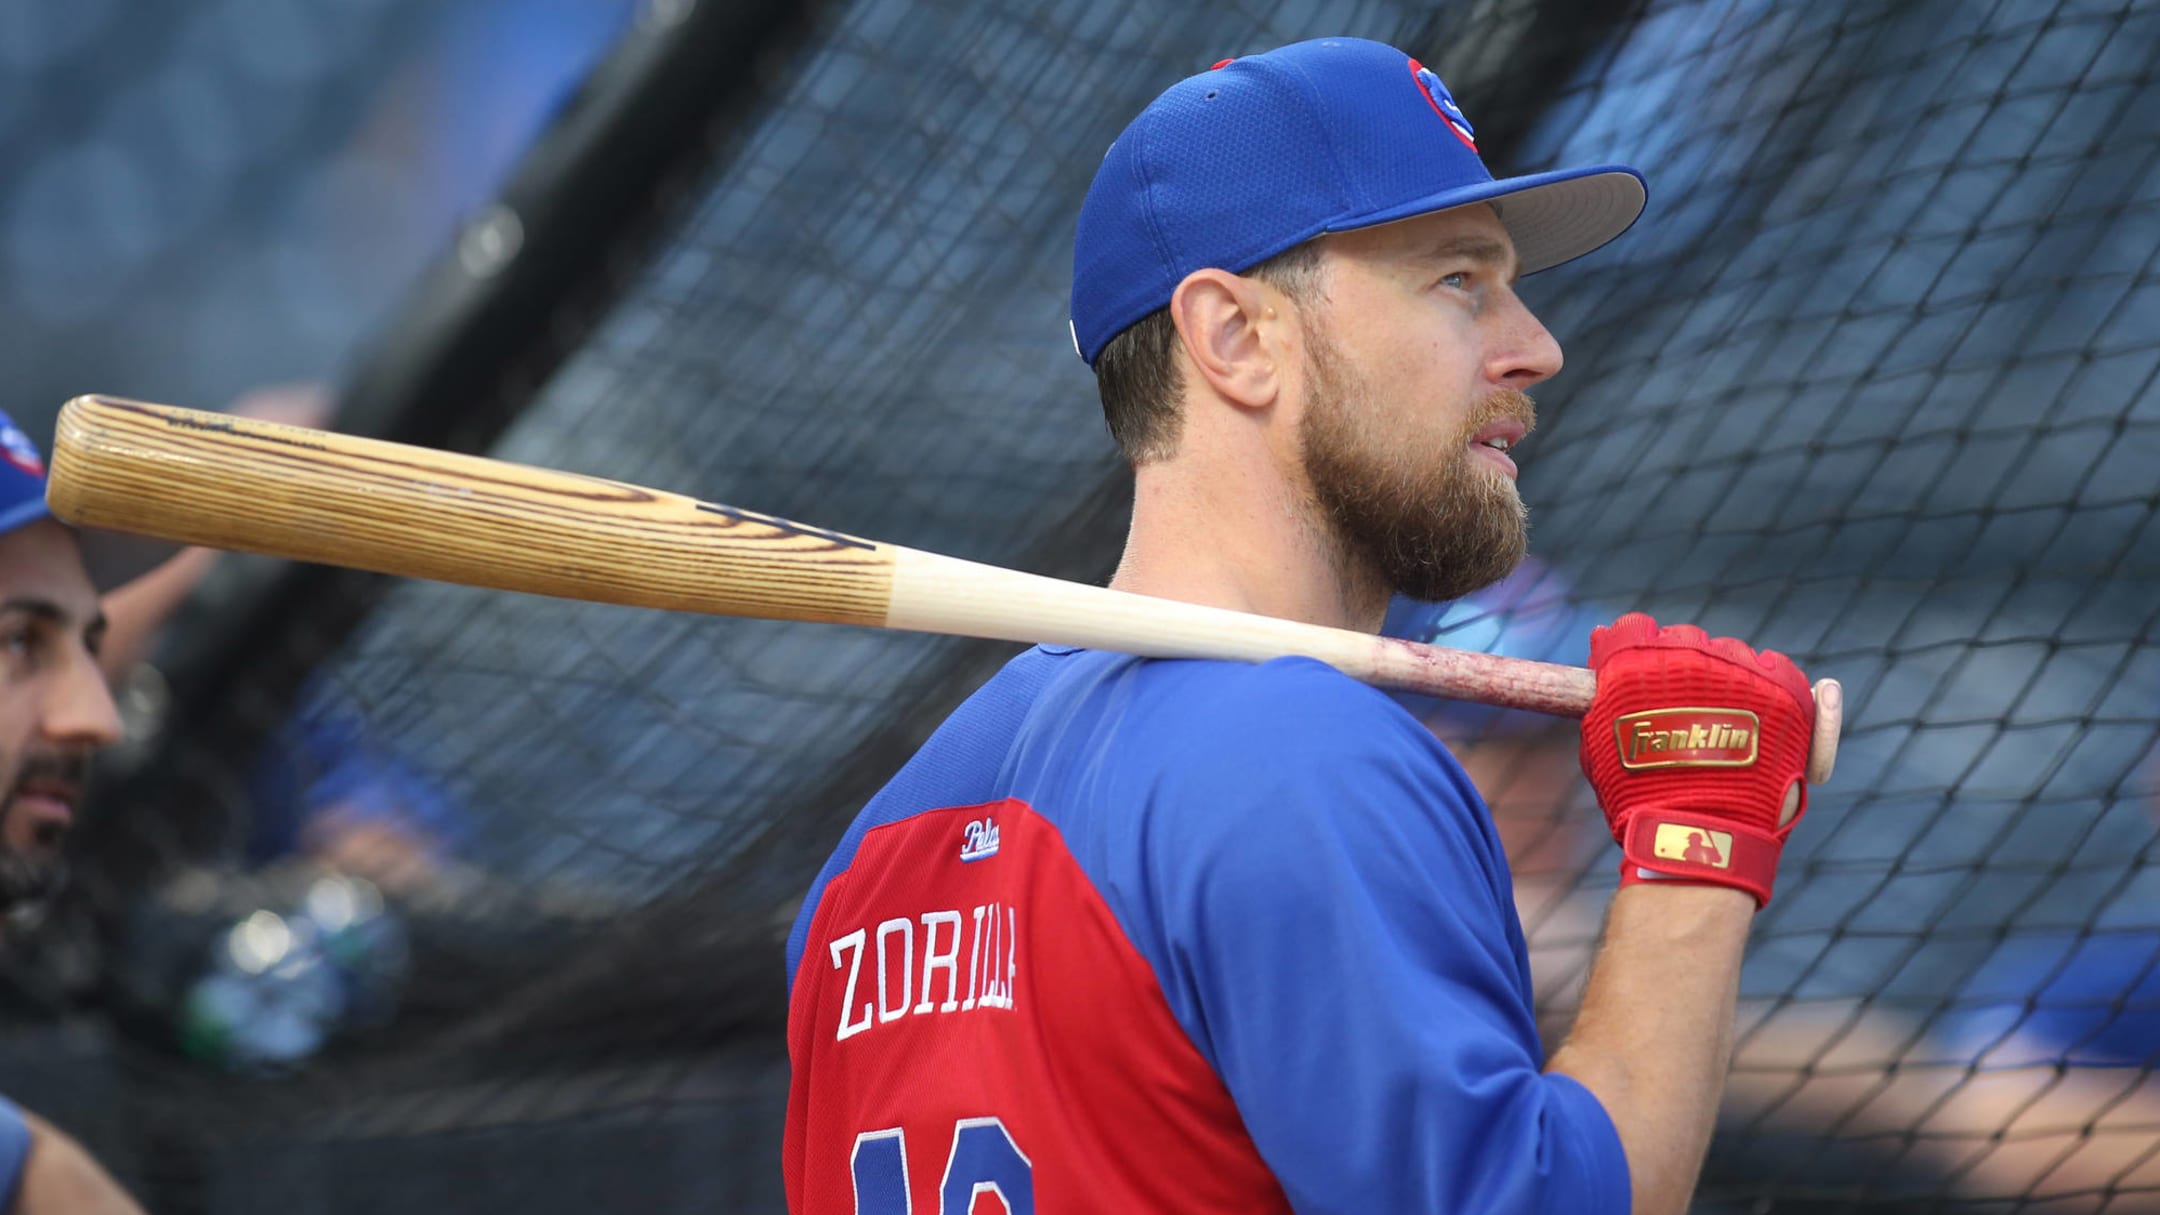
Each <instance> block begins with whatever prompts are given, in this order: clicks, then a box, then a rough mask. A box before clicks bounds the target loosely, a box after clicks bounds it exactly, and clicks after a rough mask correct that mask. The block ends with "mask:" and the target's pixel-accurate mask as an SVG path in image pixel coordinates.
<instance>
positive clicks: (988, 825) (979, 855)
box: [960, 818, 998, 861]
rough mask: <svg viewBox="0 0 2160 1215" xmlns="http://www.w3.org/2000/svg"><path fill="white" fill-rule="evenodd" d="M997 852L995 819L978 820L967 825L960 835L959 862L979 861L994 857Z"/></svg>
mask: <svg viewBox="0 0 2160 1215" xmlns="http://www.w3.org/2000/svg"><path fill="white" fill-rule="evenodd" d="M997 850H998V829H997V820H996V819H989V818H979V819H976V820H975V821H973V822H971V823H969V824H968V825H967V829H966V832H965V833H964V834H963V835H962V837H961V842H960V859H961V860H963V861H979V860H982V859H984V858H985V857H993V856H996V855H997Z"/></svg>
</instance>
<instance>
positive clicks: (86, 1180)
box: [0, 414, 166, 1215]
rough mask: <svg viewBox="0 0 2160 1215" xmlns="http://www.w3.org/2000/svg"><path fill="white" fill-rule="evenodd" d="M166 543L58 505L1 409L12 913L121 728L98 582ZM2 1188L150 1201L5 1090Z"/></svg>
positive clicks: (33, 896)
mask: <svg viewBox="0 0 2160 1215" xmlns="http://www.w3.org/2000/svg"><path fill="white" fill-rule="evenodd" d="M165 551H166V550H162V549H159V548H157V547H155V546H146V545H143V544H142V543H141V542H138V541H131V540H128V539H126V538H123V537H119V536H115V535H110V534H107V533H82V532H77V531H75V530H74V529H71V528H69V527H67V526H66V525H65V524H62V523H60V522H59V521H58V520H56V519H54V518H53V517H52V516H51V514H50V513H49V512H48V511H47V510H46V508H45V467H44V463H43V461H42V460H41V459H40V457H39V455H38V450H37V447H36V445H35V444H33V443H32V442H31V441H30V439H29V437H28V436H27V435H25V434H24V433H23V432H22V431H21V430H20V429H19V428H17V427H16V425H15V423H14V422H13V421H12V420H10V419H9V418H8V417H7V416H6V415H5V414H0V790H4V791H5V799H6V800H5V801H4V802H0V917H4V916H5V915H6V914H8V913H9V912H12V911H14V910H16V909H18V908H20V907H22V906H24V905H25V904H28V903H32V902H35V901H37V900H40V899H44V898H47V897H49V896H50V895H51V894H52V893H53V892H54V890H55V889H57V887H58V886H59V883H60V882H61V880H62V877H63V875H64V871H63V869H62V867H61V853H60V848H61V844H62V843H63V842H64V841H65V840H66V838H67V833H68V829H69V828H70V827H71V826H72V825H73V823H74V819H75V813H76V808H77V802H78V801H79V799H80V798H81V795H82V787H83V776H84V773H85V771H86V769H87V768H88V765H89V762H90V758H91V756H93V755H94V754H96V753H97V751H98V750H100V749H101V748H104V747H107V746H110V745H112V744H113V743H115V742H117V741H119V738H120V714H119V711H118V710H117V709H116V708H115V707H114V705H113V699H112V693H111V691H110V690H109V689H108V687H107V685H106V682H105V676H104V672H103V670H102V669H101V668H100V667H99V665H98V650H99V647H100V645H101V644H102V643H103V641H104V635H105V629H106V622H105V613H104V611H103V609H102V608H101V607H100V606H99V594H100V591H101V590H103V589H105V588H109V587H112V586H114V585H117V584H118V583H120V582H122V581H125V580H126V579H127V578H129V577H131V576H133V575H134V574H137V573H140V572H142V571H143V570H144V569H145V568H146V567H147V566H148V565H150V564H153V563H154V562H155V561H156V560H157V559H158V558H159V557H161V556H163V555H164V552H165ZM0 1197H4V1199H5V1201H6V1204H7V1206H6V1209H7V1210H8V1211H10V1212H12V1213H14V1215H46V1213H58V1212H88V1213H93V1215H125V1213H130V1212H134V1213H138V1215H139V1212H140V1208H139V1207H137V1206H136V1204H135V1203H134V1201H133V1200H132V1199H130V1198H129V1197H128V1195H127V1193H126V1191H124V1190H122V1189H121V1188H120V1186H119V1185H118V1183H116V1182H114V1181H113V1179H112V1177H111V1176H110V1175H109V1174H107V1173H106V1172H105V1170H104V1169H102V1168H100V1167H99V1166H98V1164H97V1162H96V1161H95V1160H93V1159H92V1158H91V1157H90V1155H89V1153H87V1152H85V1151H84V1150H83V1149H82V1147H81V1146H80V1145H79V1144H77V1143H76V1142H75V1141H74V1140H73V1139H71V1138H69V1137H68V1136H67V1135H66V1134H64V1133H63V1132H61V1131H59V1130H58V1129H56V1128H55V1127H53V1126H52V1125H51V1124H50V1123H47V1122H46V1121H44V1120H43V1119H41V1118H39V1117H38V1116H37V1115H35V1114H32V1113H30V1112H29V1111H27V1110H23V1109H21V1108H20V1107H18V1106H16V1105H15V1104H14V1103H13V1102H10V1101H8V1100H6V1099H5V1098H0Z"/></svg>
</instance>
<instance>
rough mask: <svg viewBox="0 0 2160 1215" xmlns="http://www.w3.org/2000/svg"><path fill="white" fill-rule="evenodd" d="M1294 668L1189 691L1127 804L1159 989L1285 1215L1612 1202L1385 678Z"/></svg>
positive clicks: (1515, 964) (1474, 831) (1491, 863)
mask: <svg viewBox="0 0 2160 1215" xmlns="http://www.w3.org/2000/svg"><path fill="white" fill-rule="evenodd" d="M1276 665H1279V664H1270V666H1276ZM1301 665H1302V666H1309V667H1311V668H1312V669H1311V670H1300V671H1298V672H1297V673H1296V674H1295V675H1294V677H1292V678H1290V679H1288V680H1286V681H1283V682H1284V683H1286V684H1287V685H1288V686H1287V687H1282V688H1279V689H1276V690H1272V691H1271V693H1270V694H1269V695H1267V696H1262V697H1253V696H1236V695H1232V696H1228V697H1225V698H1224V700H1223V702H1222V703H1220V704H1217V705H1213V706H1211V708H1212V710H1213V712H1212V714H1211V716H1210V725H1209V727H1208V730H1207V735H1208V737H1207V738H1206V739H1205V740H1204V741H1200V742H1196V743H1195V744H1194V745H1192V746H1190V747H1188V748H1186V759H1185V761H1184V762H1180V763H1178V764H1176V765H1172V766H1168V767H1166V768H1165V769H1164V771H1163V774H1162V775H1161V777H1160V778H1159V779H1160V782H1161V784H1160V786H1159V788H1158V789H1157V790H1156V792H1157V793H1158V794H1159V795H1160V796H1159V797H1158V798H1156V799H1152V800H1154V801H1155V802H1156V804H1157V805H1159V806H1163V807H1175V809H1174V810H1169V811H1166V812H1163V813H1158V814H1153V815H1151V816H1150V817H1149V819H1148V820H1147V822H1146V825H1145V830H1146V832H1147V835H1148V840H1147V844H1148V846H1147V848H1146V849H1145V850H1144V855H1145V857H1146V858H1147V859H1146V861H1145V869H1144V871H1143V872H1142V873H1141V874H1140V875H1139V876H1138V877H1137V878H1136V883H1135V884H1136V885H1138V886H1139V887H1140V888H1141V889H1140V890H1139V891H1137V892H1135V893H1138V894H1139V898H1138V900H1137V902H1138V903H1139V904H1142V905H1141V906H1133V907H1132V908H1131V911H1132V916H1131V918H1132V919H1133V920H1134V921H1137V922H1136V923H1135V924H1133V925H1132V927H1134V928H1138V929H1139V931H1138V932H1136V933H1135V934H1134V935H1135V936H1137V937H1140V938H1143V939H1142V940H1140V941H1139V942H1138V943H1140V944H1141V945H1142V948H1143V951H1144V952H1146V953H1148V954H1149V955H1150V957H1151V960H1152V961H1153V962H1154V964H1155V965H1156V968H1157V970H1158V974H1159V976H1160V978H1161V980H1162V982H1163V986H1164V988H1165V991H1166V994H1167V995H1168V996H1169V998H1170V1001H1171V1005H1172V1008H1173V1009H1174V1010H1175V1011H1176V1012H1177V1014H1178V1017H1179V1019H1180V1021H1181V1022H1182V1023H1183V1024H1184V1025H1185V1027H1186V1029H1187V1031H1188V1033H1190V1034H1191V1035H1192V1037H1193V1039H1194V1041H1195V1043H1196V1045H1197V1046H1198V1047H1199V1048H1200V1050H1201V1051H1202V1053H1203V1054H1204V1055H1206V1056H1207V1057H1208V1059H1209V1061H1210V1062H1211V1063H1212V1064H1213V1065H1214V1066H1215V1068H1216V1071H1217V1072H1218V1074H1220V1075H1221V1077H1222V1079H1223V1081H1224V1083H1225V1084H1226V1086H1227V1087H1228V1089H1229V1091H1230V1093H1231V1095H1232V1096H1233V1098H1234V1099H1235V1100H1236V1103H1237V1106H1238V1110H1239V1113H1240V1115H1241V1116H1242V1117H1243V1119H1244V1120H1245V1123H1246V1127H1247V1129H1248V1130H1249V1132H1250V1133H1251V1135H1252V1136H1253V1139H1254V1141H1255V1143H1256V1144H1257V1145H1258V1147H1259V1149H1260V1152H1261V1154H1262V1156H1263V1157H1264V1158H1265V1159H1266V1160H1267V1162H1268V1165H1269V1167H1270V1168H1271V1169H1273V1170H1274V1172H1275V1173H1276V1175H1277V1176H1278V1177H1279V1178H1280V1179H1281V1182H1282V1185H1283V1188H1284V1190H1285V1192H1286V1193H1287V1194H1288V1196H1289V1197H1290V1199H1291V1202H1292V1203H1293V1205H1294V1206H1295V1207H1296V1209H1297V1210H1299V1211H1301V1212H1314V1213H1317V1212H1353V1211H1355V1212H1365V1211H1403V1212H1413V1211H1414V1212H1447V1211H1496V1212H1497V1211H1505V1212H1555V1213H1558V1212H1569V1213H1578V1212H1604V1211H1612V1212H1624V1211H1626V1210H1627V1209H1628V1207H1629V1202H1630V1199H1629V1189H1628V1170H1627V1162H1626V1159H1625V1157H1624V1156H1623V1154H1622V1152H1621V1147H1620V1142H1619V1138H1618V1135H1617V1133H1616V1132H1615V1130H1614V1129H1613V1125H1612V1121H1611V1119H1610V1118H1609V1117H1608V1116H1607V1115H1606V1113H1605V1111H1604V1109H1603V1107H1602V1106H1601V1105H1600V1104H1599V1103H1598V1101H1597V1099H1596V1098H1595V1097H1593V1096H1592V1095H1591V1094H1590V1092H1589V1091H1588V1090H1587V1089H1585V1088H1583V1087H1582V1086H1581V1084H1579V1083H1578V1082H1576V1081H1575V1080H1573V1079H1572V1078H1569V1077H1566V1076H1562V1075H1557V1074H1554V1075H1547V1074H1544V1073H1543V1071H1542V1063H1543V1060H1542V1051H1541V1048H1540V1046H1539V1044H1538V1038H1537V1031H1536V1027H1535V1024H1534V1020H1533V1011H1532V1005H1531V995H1530V987H1529V974H1528V965H1527V960H1526V956H1525V951H1524V949H1523V946H1522V935H1521V928H1520V925H1519V923H1518V922H1517V921H1516V918H1515V912H1514V907H1513V904H1512V896H1511V894H1510V889H1511V888H1510V884H1509V880H1508V877H1507V873H1506V867H1505V866H1506V862H1505V858H1504V856H1503V854H1502V853H1501V850H1500V845H1499V841H1498V838H1497V835H1496V833H1495V832H1494V831H1493V829H1492V827H1491V825H1490V822H1489V820H1488V819H1487V818H1486V812H1485V810H1484V808H1483V804H1482V802H1481V801H1480V799H1479V798H1478V796H1477V794H1476V792H1475V790H1474V789H1473V788H1472V787H1471V786H1470V784H1469V781H1468V778H1467V777H1466V776H1465V775H1464V774H1463V772H1462V769H1461V767H1460V766H1459V765H1457V764H1456V763H1455V762H1454V760H1453V759H1452V757H1450V756H1449V755H1448V754H1447V753H1446V751H1445V750H1444V748H1442V747H1441V746H1440V744H1439V743H1438V742H1437V741H1436V740H1435V739H1434V738H1433V737H1432V736H1431V734H1430V733H1428V732H1427V731H1425V730H1424V729H1422V728H1421V727H1420V726H1418V724H1417V722H1416V721H1415V720H1414V719H1412V718H1411V717H1410V716H1409V715H1408V714H1407V713H1405V712H1403V711H1402V710H1401V709H1400V708H1399V707H1397V706H1396V705H1394V704H1392V703H1391V702H1389V701H1388V700H1387V699H1386V698H1385V697H1384V696H1382V695H1380V694H1379V693H1376V692H1373V691H1372V690H1371V689H1368V688H1364V687H1362V686H1359V685H1356V684H1353V683H1351V682H1350V681H1348V680H1346V679H1344V678H1342V677H1341V676H1339V675H1336V674H1335V673H1334V672H1332V671H1327V670H1325V669H1324V668H1319V667H1318V666H1317V664H1301ZM1126 901H1127V902H1128V903H1129V904H1130V903H1132V902H1133V901H1134V900H1126Z"/></svg>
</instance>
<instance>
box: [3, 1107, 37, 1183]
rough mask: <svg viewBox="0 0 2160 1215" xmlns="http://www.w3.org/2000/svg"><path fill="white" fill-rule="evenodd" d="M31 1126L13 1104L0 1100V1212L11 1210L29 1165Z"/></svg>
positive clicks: (19, 1109)
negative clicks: (26, 1166)
mask: <svg viewBox="0 0 2160 1215" xmlns="http://www.w3.org/2000/svg"><path fill="white" fill-rule="evenodd" d="M30 1140H31V1135H30V1124H29V1123H28V1122H26V1121H24V1120H23V1116H22V1110H21V1108H20V1107H18V1106H17V1105H16V1104H15V1103H14V1102H12V1101H10V1100H8V1099H7V1098H5V1097H0V1210H9V1209H13V1207H14V1205H15V1195H16V1193H17V1192H18V1191H20V1190H21V1189H22V1177H23V1166H24V1165H26V1164H28V1163H29V1162H30Z"/></svg>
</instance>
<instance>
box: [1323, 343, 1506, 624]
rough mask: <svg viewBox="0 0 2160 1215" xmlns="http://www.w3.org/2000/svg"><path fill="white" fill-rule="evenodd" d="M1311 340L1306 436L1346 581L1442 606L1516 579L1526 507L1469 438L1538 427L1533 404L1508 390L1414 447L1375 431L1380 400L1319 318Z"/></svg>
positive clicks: (1482, 403) (1326, 518)
mask: <svg viewBox="0 0 2160 1215" xmlns="http://www.w3.org/2000/svg"><path fill="white" fill-rule="evenodd" d="M1305 336H1306V339H1307V341H1306V350H1307V355H1306V373H1307V380H1308V382H1309V383H1310V384H1311V385H1312V395H1311V403H1310V405H1309V406H1308V407H1307V409H1306V410H1305V414H1304V417H1303V418H1302V420H1301V422H1300V425H1299V428H1298V439H1299V443H1300V445H1301V447H1302V449H1303V453H1304V463H1305V475H1306V480H1307V484H1308V485H1310V486H1311V489H1312V495H1313V498H1314V501H1315V504H1316V505H1317V506H1318V507H1319V509H1320V511H1321V513H1322V514H1323V516H1324V517H1325V521H1326V523H1327V525H1328V527H1329V529H1330V531H1331V533H1332V535H1333V537H1334V539H1335V542H1336V545H1337V548H1338V550H1339V566H1340V568H1341V569H1342V572H1343V574H1344V576H1345V577H1346V578H1359V577H1363V578H1374V577H1376V578H1377V579H1378V580H1379V581H1380V582H1381V583H1382V584H1384V585H1385V586H1386V588H1387V589H1388V590H1389V591H1391V592H1392V593H1394V594H1398V595H1404V596H1407V597H1409V598H1411V599H1420V600H1426V601H1433V602H1438V601H1444V600H1449V599H1459V598H1461V597H1462V596H1464V595H1467V594H1469V593H1470V592H1472V591H1474V590H1477V589H1478V588H1480V587H1485V586H1490V585H1492V584H1493V583H1495V582H1498V581H1499V580H1500V579H1502V578H1505V577H1507V575H1508V574H1509V572H1510V571H1512V570H1513V569H1514V568H1515V567H1516V565H1518V564H1520V563H1521V561H1522V559H1523V554H1524V553H1525V552H1527V551H1528V549H1529V510H1528V508H1526V507H1525V506H1524V505H1523V502H1522V498H1521V496H1520V495H1518V494H1517V493H1516V490H1515V483H1514V481H1512V480H1510V479H1509V478H1507V477H1505V476H1503V475H1501V474H1500V473H1499V472H1498V471H1497V470H1494V469H1489V468H1483V467H1480V466H1479V465H1480V464H1481V463H1482V462H1481V461H1479V460H1478V459H1477V458H1476V457H1475V456H1474V455H1472V453H1471V451H1470V440H1471V438H1472V437H1473V436H1475V435H1476V434H1477V433H1478V432H1479V431H1481V430H1483V429H1484V428H1485V427H1487V426H1490V425H1491V424H1493V423H1494V422H1497V421H1501V420H1504V419H1510V418H1512V419H1516V420H1519V421H1521V422H1522V423H1523V424H1524V425H1525V426H1529V425H1534V424H1535V421H1536V411H1535V409H1534V407H1533V406H1532V404H1531V401H1530V398H1529V397H1527V396H1525V395H1523V394H1522V393H1520V392H1516V391H1514V390H1512V389H1503V390H1501V391H1500V392H1497V393H1494V394H1493V395H1491V396H1489V397H1486V398H1485V399H1484V400H1482V401H1480V402H1478V404H1477V406H1476V407H1475V408H1473V409H1471V410H1470V411H1469V414H1468V416H1466V417H1465V418H1464V419H1463V420H1462V422H1461V424H1460V425H1459V426H1458V427H1457V428H1456V429H1455V430H1454V431H1453V432H1452V433H1451V434H1449V435H1447V436H1445V437H1444V438H1443V439H1442V440H1441V445H1440V446H1439V447H1438V449H1437V450H1435V449H1433V448H1432V447H1429V446H1422V447H1418V448H1416V449H1414V450H1405V448H1404V437H1403V436H1401V435H1394V436H1389V435H1380V434H1376V433H1374V431H1375V429H1376V427H1377V425H1378V423H1379V420H1380V419H1381V417H1382V416H1383V415H1382V413H1381V409H1380V406H1379V394H1377V393H1376V392H1374V391H1372V389H1371V386H1370V384H1369V383H1368V382H1367V381H1366V380H1364V379H1363V378H1362V377H1361V376H1359V375H1358V374H1357V372H1356V370H1355V369H1354V368H1352V367H1351V366H1350V364H1349V361H1348V360H1347V359H1345V358H1344V357H1343V356H1342V354H1341V352H1340V351H1339V350H1338V349H1337V348H1336V346H1335V344H1334V342H1333V341H1332V340H1331V339H1330V338H1329V337H1328V336H1327V335H1326V333H1325V332H1323V331H1320V330H1317V329H1316V328H1314V327H1313V325H1312V324H1311V323H1310V322H1308V323H1307V324H1306V329H1305ZM1411 438H1412V440H1413V441H1415V439H1416V438H1417V436H1412V437H1411Z"/></svg>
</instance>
